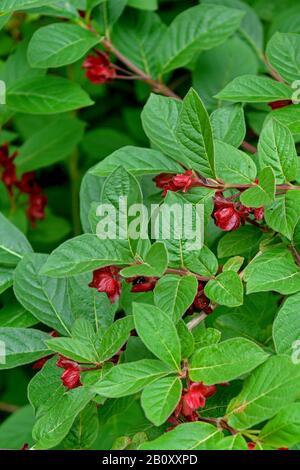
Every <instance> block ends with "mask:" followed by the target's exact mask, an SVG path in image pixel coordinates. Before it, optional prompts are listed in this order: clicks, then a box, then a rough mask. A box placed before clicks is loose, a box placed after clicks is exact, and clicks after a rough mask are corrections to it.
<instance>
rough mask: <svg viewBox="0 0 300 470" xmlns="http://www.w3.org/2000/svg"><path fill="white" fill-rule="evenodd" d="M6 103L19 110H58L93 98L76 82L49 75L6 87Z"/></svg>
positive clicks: (77, 107) (31, 111)
mask: <svg viewBox="0 0 300 470" xmlns="http://www.w3.org/2000/svg"><path fill="white" fill-rule="evenodd" d="M6 104H7V106H8V108H10V109H11V110H13V111H17V112H21V113H28V114H58V113H62V112H66V111H73V110H74V109H79V108H84V107H85V106H90V105H92V104H93V102H92V101H91V100H90V98H89V96H88V95H87V94H86V92H85V91H83V90H82V89H81V88H80V86H79V85H78V84H77V83H75V82H71V81H70V80H66V79H65V78H60V77H54V76H50V75H49V76H47V77H38V78H33V79H29V80H25V81H18V82H17V83H16V84H14V85H12V86H11V87H9V88H8V90H7V95H6Z"/></svg>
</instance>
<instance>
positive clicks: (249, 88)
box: [215, 75, 293, 103]
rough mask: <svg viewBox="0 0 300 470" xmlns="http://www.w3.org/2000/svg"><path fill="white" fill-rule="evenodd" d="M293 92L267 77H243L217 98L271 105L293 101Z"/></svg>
mask: <svg viewBox="0 0 300 470" xmlns="http://www.w3.org/2000/svg"><path fill="white" fill-rule="evenodd" d="M292 93H293V90H292V89H291V88H290V87H289V86H287V85H285V84H284V83H279V82H276V81H275V80H273V79H271V78H267V77H256V76H255V75H242V76H240V77H237V78H235V79H234V80H233V81H232V82H230V83H229V84H228V85H227V86H226V87H225V88H224V89H223V90H222V91H221V92H220V93H218V94H217V95H216V96H215V98H217V99H219V100H225V101H233V102H239V101H240V102H246V103H247V102H248V103H269V102H270V101H278V100H288V99H291V96H292Z"/></svg>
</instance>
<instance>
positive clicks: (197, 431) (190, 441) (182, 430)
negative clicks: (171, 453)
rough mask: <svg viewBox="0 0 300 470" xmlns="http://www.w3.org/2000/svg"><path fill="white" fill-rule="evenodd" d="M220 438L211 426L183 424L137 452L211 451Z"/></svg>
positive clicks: (146, 444)
mask: <svg viewBox="0 0 300 470" xmlns="http://www.w3.org/2000/svg"><path fill="white" fill-rule="evenodd" d="M222 437H223V434H222V433H221V432H220V430H218V429H217V428H216V427H215V426H213V425H212V424H207V423H185V424H180V425H179V426H176V428H175V429H173V430H172V431H169V432H166V433H165V434H163V435H162V436H160V437H158V438H157V439H155V440H154V441H150V442H146V443H145V444H142V445H141V446H140V447H139V450H213V449H214V448H215V447H216V445H217V443H218V442H219V441H220V439H221V438H222Z"/></svg>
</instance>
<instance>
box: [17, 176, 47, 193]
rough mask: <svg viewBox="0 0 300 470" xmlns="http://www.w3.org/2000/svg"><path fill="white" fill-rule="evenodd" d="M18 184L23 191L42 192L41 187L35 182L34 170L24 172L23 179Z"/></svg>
mask: <svg viewBox="0 0 300 470" xmlns="http://www.w3.org/2000/svg"><path fill="white" fill-rule="evenodd" d="M16 186H17V188H18V189H19V190H20V191H21V193H27V194H30V193H32V192H34V193H35V192H41V189H40V188H39V187H38V186H37V185H36V183H35V173H34V172H33V171H30V172H28V173H24V175H23V176H22V178H21V181H18V182H17V183H16Z"/></svg>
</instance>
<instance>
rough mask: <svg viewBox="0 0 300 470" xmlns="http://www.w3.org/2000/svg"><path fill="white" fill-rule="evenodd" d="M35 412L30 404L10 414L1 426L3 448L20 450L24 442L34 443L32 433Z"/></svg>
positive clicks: (0, 436)
mask: <svg viewBox="0 0 300 470" xmlns="http://www.w3.org/2000/svg"><path fill="white" fill-rule="evenodd" d="M33 424H34V414H33V410H32V408H31V406H30V405H26V406H23V407H22V408H20V409H18V410H17V411H15V412H14V413H12V414H10V415H9V417H8V418H6V420H5V421H3V422H2V423H1V426H0V441H1V447H2V448H3V449H12V450H19V449H21V448H22V447H23V445H24V442H27V443H28V445H30V446H31V445H32V444H33V439H32V435H31V431H32V427H33Z"/></svg>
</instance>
